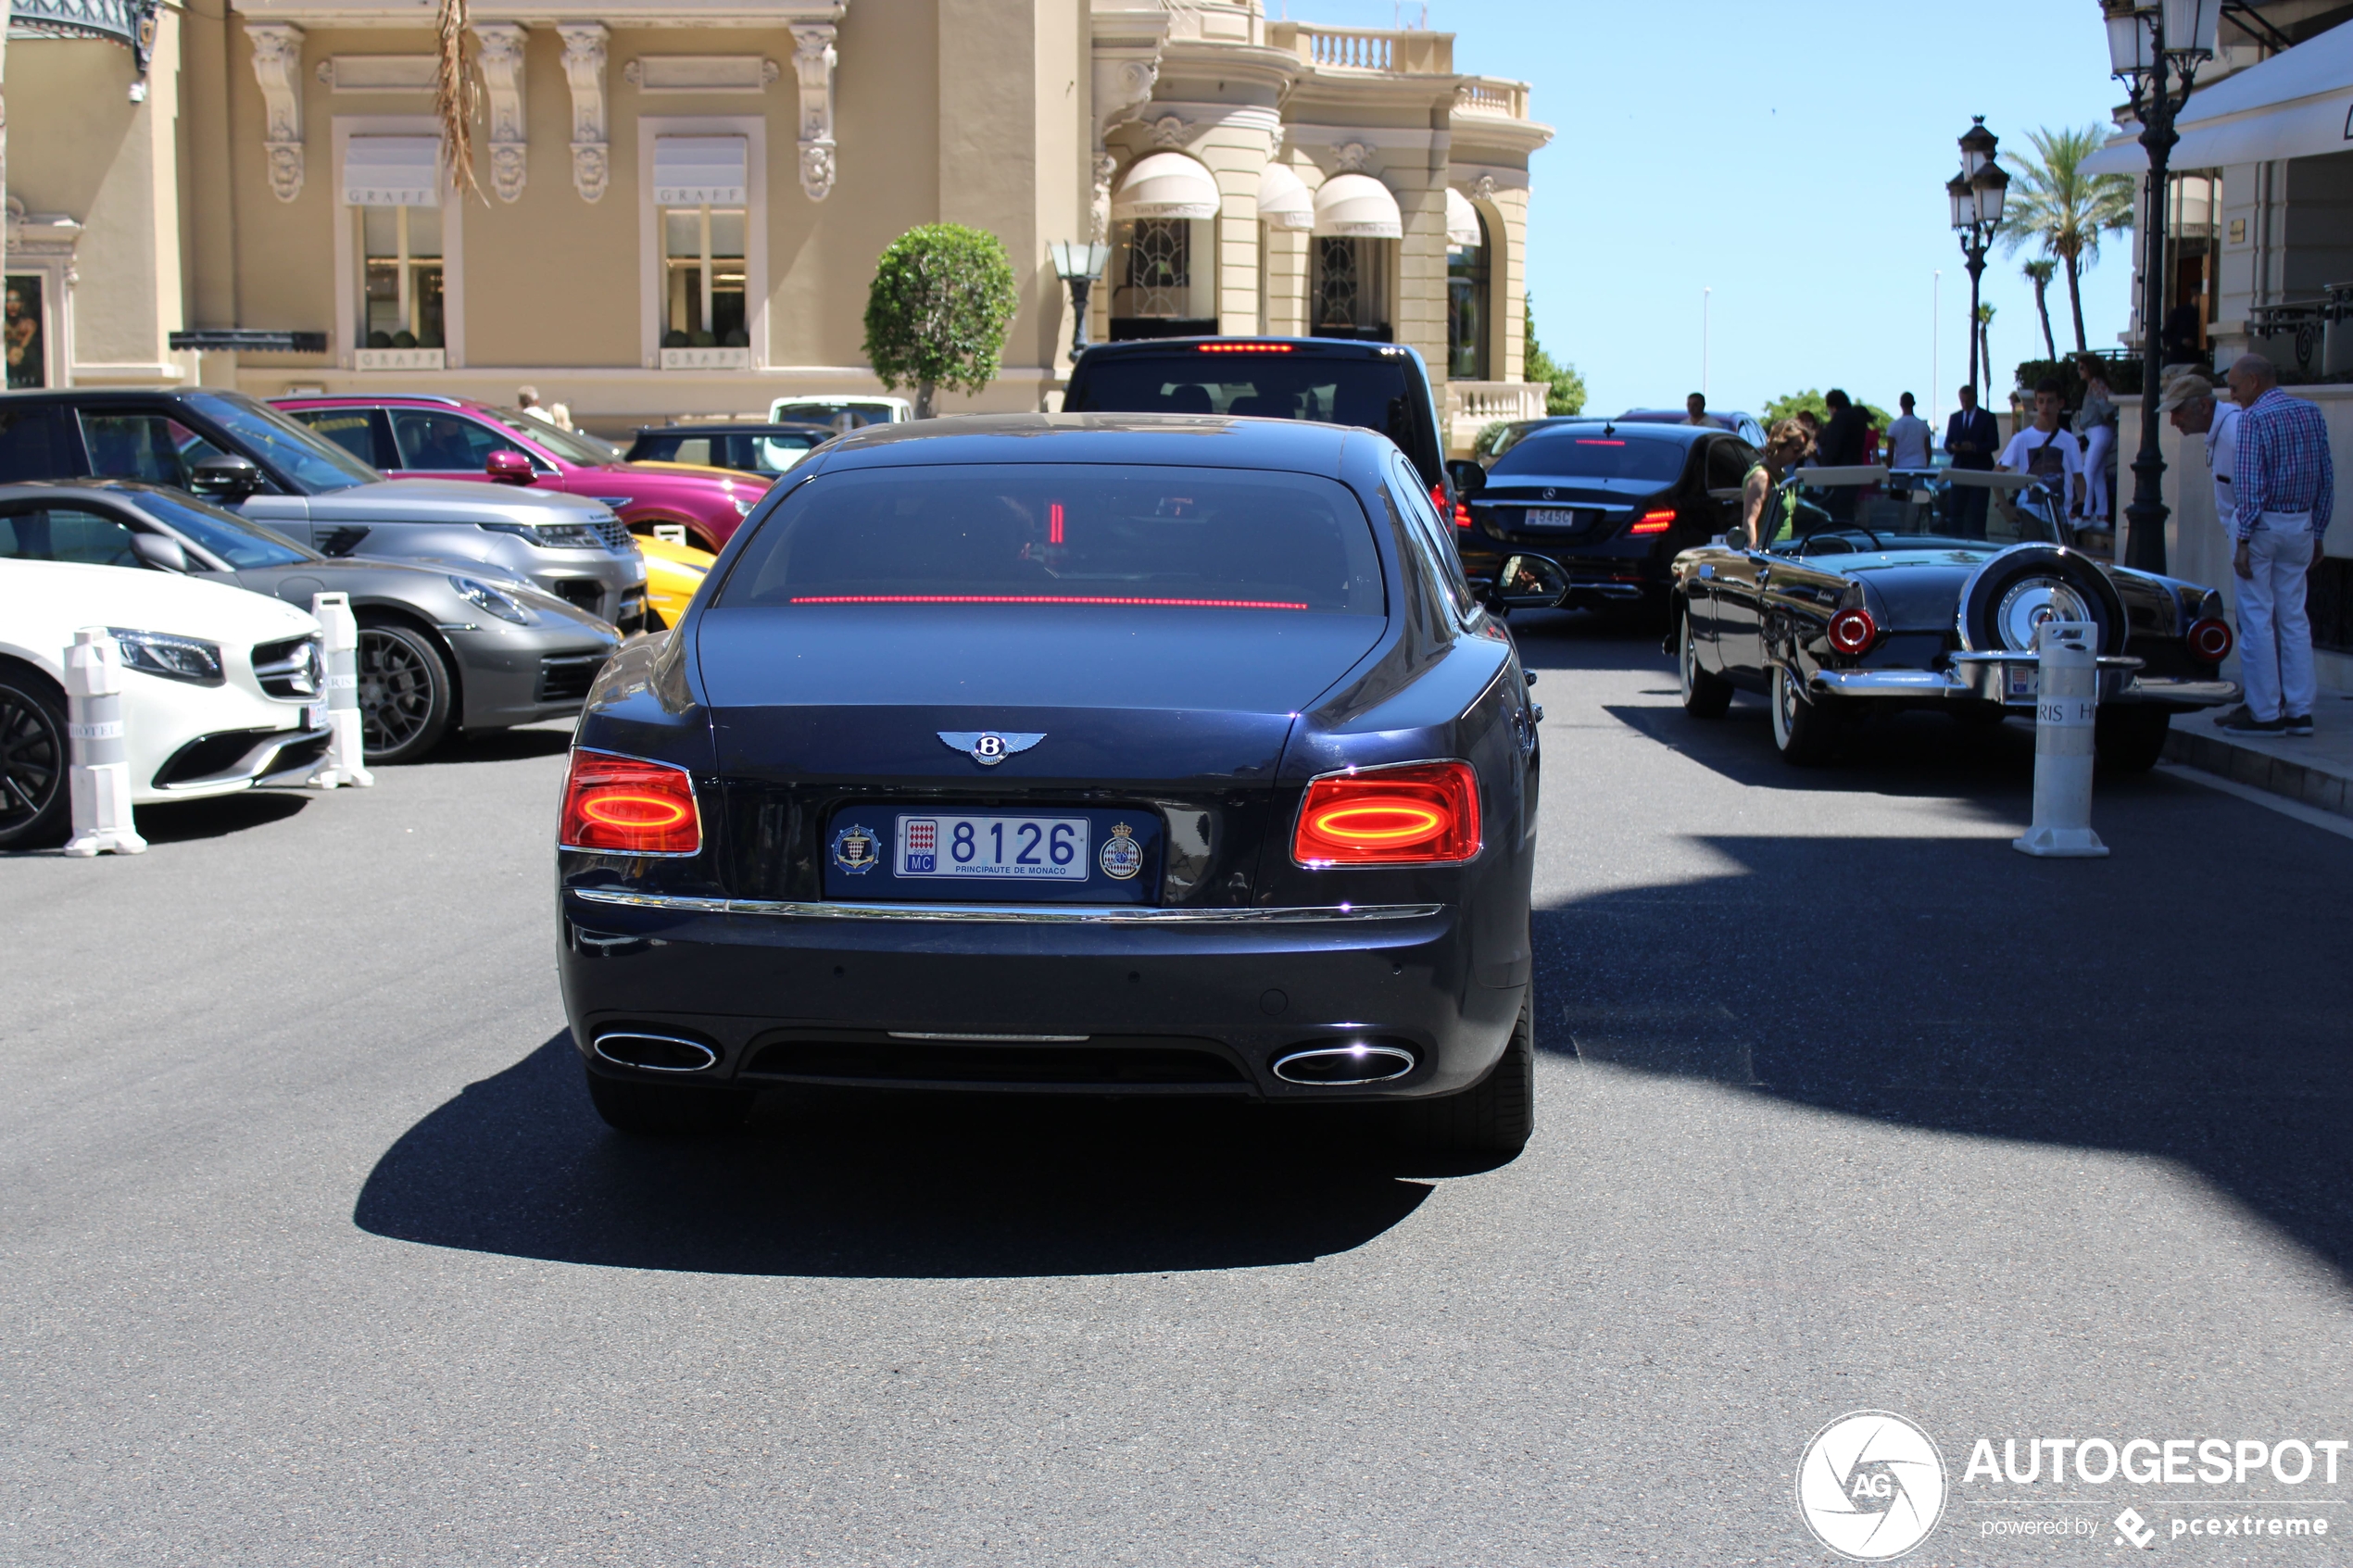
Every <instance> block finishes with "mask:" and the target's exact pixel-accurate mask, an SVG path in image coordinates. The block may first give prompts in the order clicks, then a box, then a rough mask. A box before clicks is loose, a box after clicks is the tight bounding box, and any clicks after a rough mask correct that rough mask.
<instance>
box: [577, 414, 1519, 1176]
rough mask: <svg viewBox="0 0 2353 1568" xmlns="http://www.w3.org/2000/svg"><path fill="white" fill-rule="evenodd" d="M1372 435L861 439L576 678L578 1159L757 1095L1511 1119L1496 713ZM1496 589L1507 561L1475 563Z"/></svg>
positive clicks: (1492, 649)
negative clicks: (645, 633)
mask: <svg viewBox="0 0 2353 1568" xmlns="http://www.w3.org/2000/svg"><path fill="white" fill-rule="evenodd" d="M1451 533H1452V529H1451V528H1450V527H1449V526H1448V525H1447V524H1446V523H1445V522H1444V521H1441V519H1440V517H1439V515H1438V513H1437V511H1436V509H1435V508H1432V507H1431V505H1430V503H1429V495H1428V489H1427V488H1426V487H1425V486H1424V485H1423V483H1421V479H1420V476H1419V474H1418V473H1417V472H1416V470H1415V469H1414V468H1413V466H1412V465H1411V464H1410V463H1408V462H1407V461H1406V459H1405V458H1404V457H1403V455H1402V454H1401V453H1400V452H1399V451H1398V449H1397V448H1396V447H1395V446H1394V445H1391V444H1390V442H1388V441H1387V440H1385V439H1383V438H1381V437H1380V436H1378V435H1375V434H1372V433H1366V432H1364V431H1358V430H1349V429H1343V428H1337V427H1333V426H1330V425H1318V424H1308V423H1296V422H1277V421H1272V420H1249V419H1227V418H1220V417H1215V416H1208V417H1189V416H1181V415H1166V416H1151V415H1144V416H1125V415H1067V414H1062V415H1034V416H1003V417H988V418H973V419H958V420H926V421H923V422H921V423H908V424H890V425H876V426H871V427H869V428H867V429H864V430H861V431H858V432H856V433H852V434H849V435H846V436H844V437H842V438H841V439H840V440H838V441H836V442H833V443H831V444H829V445H826V446H824V447H823V448H821V449H820V450H819V451H818V452H816V453H814V454H812V456H811V457H810V458H809V459H808V460H807V461H805V462H804V463H802V464H801V465H799V467H798V468H796V469H795V470H793V471H792V472H791V473H790V474H788V475H787V476H786V478H785V479H784V480H783V481H782V482H780V483H779V484H778V485H777V486H776V487H775V488H774V490H772V491H771V492H770V493H769V495H768V496H767V497H765V498H764V499H763V501H762V502H761V506H760V507H759V508H758V509H757V510H755V511H754V512H753V513H752V515H751V516H750V518H749V519H748V520H747V521H746V522H745V525H744V527H743V529H742V530H741V531H740V532H739V533H737V534H736V538H735V539H734V541H733V542H732V543H731V544H730V545H729V546H728V547H727V549H726V551H725V552H724V554H723V555H722V556H721V557H720V558H719V560H718V562H717V563H716V565H715V566H714V567H713V569H712V571H711V576H710V578H709V579H708V581H707V582H706V583H705V585H704V588H703V590H702V592H701V593H700V594H698V596H697V597H696V600H695V603H694V605H693V607H692V608H690V609H689V610H688V612H687V613H686V618H685V620H684V621H681V623H680V624H679V625H678V627H677V628H676V629H675V630H674V631H673V632H672V633H670V634H669V635H668V636H667V637H664V638H661V639H656V640H648V641H646V642H641V643H638V644H635V645H633V646H629V647H627V648H624V649H623V651H622V653H621V654H620V655H619V656H617V657H616V658H615V659H614V660H613V662H612V663H611V664H610V665H609V666H608V667H607V668H606V670H605V671H604V673H603V674H602V675H601V676H599V677H598V682H597V684H596V687H595V689H594V690H593V691H592V692H591V693H590V695H589V700H588V706H587V709H586V711H585V713H584V714H583V716H582V719H581V723H580V728H579V731H578V734H577V736H576V738H575V741H574V748H573V755H572V764H571V773H570V777H569V779H568V781H567V784H566V788H565V794H564V799H563V806H562V816H561V827H560V839H559V842H560V847H561V852H560V856H559V858H558V859H559V870H558V899H559V904H560V915H561V922H560V925H561V943H560V960H559V961H560V971H561V979H562V985H563V994H564V1002H565V1009H566V1012H567V1014H568V1016H569V1018H570V1021H571V1024H572V1035H573V1041H574V1042H575V1044H576V1045H577V1046H578V1047H579V1049H580V1051H581V1054H582V1056H583V1059H584V1060H585V1065H586V1068H587V1078H588V1086H589V1090H590V1093H591V1095H592V1096H593V1098H594V1099H595V1102H596V1105H597V1108H598V1111H599V1112H600V1113H601V1114H602V1115H603V1116H604V1118H605V1119H606V1121H607V1122H609V1123H611V1124H612V1125H614V1126H615V1127H617V1128H620V1129H622V1130H623V1131H627V1132H635V1133H678V1132H689V1131H696V1130H703V1129H710V1128H713V1127H718V1126H724V1125H725V1124H727V1123H731V1122H732V1121H734V1120H735V1119H736V1118H738V1117H740V1116H741V1115H742V1114H743V1113H744V1111H745V1110H746V1109H747V1107H748V1105H749V1101H750V1099H751V1098H752V1095H753V1091H755V1090H757V1089H760V1088H761V1087H765V1086H772V1085H794V1084H849V1085H901V1086H912V1087H924V1088H930V1089H941V1088H946V1089H974V1090H1029V1091H1049V1092H1051V1091H1062V1092H1078V1093H1084V1094H1093V1095H1102V1094H1114V1095H1225V1096H1239V1097H1248V1098H1257V1099H1262V1100H1266V1101H1277V1102H1299V1103H1310V1102H1323V1101H1334V1102H1346V1101H1354V1102H1359V1103H1362V1102H1367V1101H1410V1102H1415V1105H1414V1109H1411V1110H1403V1111H1399V1112H1396V1113H1395V1114H1396V1115H1397V1116H1398V1117H1399V1118H1401V1119H1402V1120H1403V1121H1404V1122H1406V1123H1411V1124H1413V1125H1415V1126H1416V1127H1418V1128H1419V1136H1420V1137H1421V1138H1422V1139H1424V1140H1426V1141H1427V1142H1428V1143H1430V1144H1434V1145H1437V1146H1441V1147H1444V1148H1450V1149H1453V1150H1458V1151H1466V1152H1468V1151H1484V1152H1509V1151H1512V1150H1516V1148H1518V1147H1519V1146H1520V1144H1521V1143H1522V1142H1524V1141H1525V1139H1526V1138H1527V1136H1528V1135H1529V1128H1530V1126H1531V1125H1532V1115H1533V1112H1532V1100H1531V1073H1532V1057H1531V1051H1532V1025H1531V1021H1530V1008H1529V968H1530V950H1529V879H1530V874H1531V872H1532V869H1533V865H1534V858H1535V849H1536V790H1537V773H1538V767H1537V763H1538V751H1537V742H1536V722H1537V720H1538V719H1539V717H1540V716H1541V715H1540V712H1539V710H1538V709H1535V708H1534V707H1533V705H1532V704H1531V703H1530V702H1529V692H1528V682H1527V681H1526V679H1525V678H1524V676H1523V674H1522V671H1521V670H1520V666H1519V660H1518V658H1517V655H1516V650H1515V648H1514V646H1513V643H1512V640H1511V638H1510V637H1509V636H1508V635H1507V634H1506V633H1505V632H1504V629H1503V627H1502V626H1501V625H1499V624H1498V623H1497V622H1496V621H1495V620H1494V619H1493V617H1492V615H1491V612H1490V608H1489V606H1488V605H1486V604H1482V603H1481V602H1480V601H1479V600H1478V598H1476V597H1475V596H1474V595H1473V593H1472V591H1471V589H1470V586H1469V584H1468V583H1467V582H1466V580H1465V578H1464V575H1463V573H1462V571H1461V569H1460V567H1459V566H1458V565H1457V563H1456V562H1455V559H1454V556H1453V550H1452V548H1451V547H1450V545H1451V540H1450V537H1449V536H1450V534H1451ZM1517 564H1518V567H1519V571H1518V576H1519V579H1520V580H1521V581H1522V582H1523V583H1534V584H1536V586H1534V587H1532V588H1530V589H1529V590H1528V591H1529V592H1531V593H1533V594H1537V595H1549V594H1551V593H1553V592H1556V591H1557V588H1558V583H1556V582H1552V583H1547V582H1545V581H1544V580H1545V579H1546V578H1547V577H1548V576H1549V575H1551V574H1552V573H1553V572H1554V571H1556V569H1552V568H1550V567H1549V565H1548V563H1545V562H1542V561H1537V560H1531V561H1529V562H1524V563H1517Z"/></svg>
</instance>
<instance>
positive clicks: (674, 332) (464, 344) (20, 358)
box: [6, 0, 1551, 445]
mask: <svg viewBox="0 0 2353 1568" xmlns="http://www.w3.org/2000/svg"><path fill="white" fill-rule="evenodd" d="M43 6H56V7H57V9H58V10H59V12H60V14H65V13H66V12H68V11H70V12H71V13H72V14H74V15H76V16H80V17H84V18H88V17H100V21H99V23H98V24H97V25H77V26H44V25H41V24H39V23H38V22H28V20H27V17H28V10H29V8H31V9H39V8H41V7H43ZM109 6H110V7H112V8H111V9H110V10H109V9H107V7H109ZM102 12H103V13H104V15H103V16H101V13H102ZM435 15H436V7H435V6H434V4H432V3H430V0H235V3H234V4H233V5H231V6H223V7H221V8H220V10H219V11H218V12H217V13H215V12H208V9H207V8H204V7H197V6H188V7H184V8H182V7H172V8H164V7H162V6H157V5H155V4H153V0H18V4H17V6H16V8H15V16H16V19H17V25H15V26H12V28H11V31H10V37H11V39H12V40H14V43H13V44H12V46H11V47H9V48H8V50H7V53H6V94H7V108H8V117H7V119H8V128H9V132H10V136H9V147H8V164H7V198H8V215H9V224H8V231H7V264H6V270H7V277H8V288H9V291H10V324H9V332H10V337H11V343H12V345H14V346H13V349H12V356H11V360H12V370H11V380H12V382H13V383H15V384H19V385H27V384H64V383H76V384H83V385H92V384H139V383H148V384H152V383H181V384H185V383H196V382H202V383H208V384H224V385H234V386H238V387H241V388H243V389H245V390H246V391H248V392H252V393H254V394H257V395H273V394H278V393H282V392H285V391H288V390H291V389H296V388H322V389H325V390H327V391H332V392H347V391H359V390H363V389H371V388H378V389H387V390H400V391H415V392H423V391H432V392H449V393H459V394H466V395H478V396H484V397H489V398H493V399H496V400H498V401H502V402H504V401H509V400H510V399H511V398H512V397H513V395H514V392H515V388H516V387H517V386H518V385H519V384H523V383H530V384H534V385H535V386H537V387H538V388H539V390H540V392H541V394H542V395H543V396H546V397H547V398H548V399H550V400H556V401H562V402H565V403H567V404H569V405H570V406H571V407H572V408H573V409H574V410H575V412H576V413H578V414H580V415H582V416H585V419H586V420H587V421H588V422H590V423H591V424H592V425H595V426H598V427H601V428H608V429H617V428H626V427H627V426H630V425H633V424H635V423H638V422H642V421H645V420H656V419H661V418H665V417H669V416H673V415H684V414H713V413H749V412H753V411H757V410H761V409H764V408H766V407H767V406H768V404H769V402H770V401H771V400H772V399H773V398H775V397H778V396H785V395H797V394H810V393H843V392H872V391H876V390H879V386H878V383H876V382H875V378H874V377H873V375H872V373H871V372H870V371H869V370H867V369H866V367H865V365H864V363H863V359H862V350H861V345H862V336H863V325H862V315H863V310H864V306H865V295H866V286H867V282H868V281H869V280H870V278H871V277H872V274H873V269H874V263H875V257H876V256H877V255H878V254H879V253H880V252H881V250H882V249H883V247H884V246H885V245H887V244H888V243H889V241H890V240H891V239H892V238H894V237H895V236H897V235H898V234H900V232H904V231H905V230H907V229H909V228H911V227H912V226H914V225H916V224H919V223H925V222H935V221H955V222H962V223H967V224H971V225H973V226H975V227H978V228H983V229H987V230H988V231H990V232H994V233H995V234H997V235H998V236H999V237H1000V239H1002V240H1003V241H1004V243H1005V246H1006V248H1007V250H1008V252H1009V253H1010V254H1011V256H1012V258H1013V266H1014V269H1015V273H1016V278H1017V282H1018V286H1019V291H1020V297H1021V302H1022V303H1021V308H1020V313H1019V315H1018V316H1017V317H1016V319H1015V320H1014V322H1013V330H1012V333H1011V336H1010V339H1009V341H1008V344H1007V346H1006V352H1005V365H1004V371H1003V374H1002V375H1001V377H1000V379H999V381H998V382H997V383H996V384H995V385H993V386H992V387H990V388H989V389H988V391H987V392H985V393H983V394H981V395H978V396H976V397H972V398H954V397H950V398H947V399H945V400H944V401H943V408H947V409H949V410H957V409H964V408H1039V407H1051V405H1052V402H1053V399H1054V397H1055V395H1056V394H1057V388H1058V384H1059V381H1060V379H1061V377H1062V376H1063V374H1065V373H1066V371H1067V370H1068V366H1069V356H1070V348H1069V345H1070V340H1071V336H1072V327H1073V325H1074V323H1073V322H1072V320H1071V319H1070V306H1069V300H1068V295H1067V293H1066V292H1065V290H1064V288H1063V283H1062V282H1060V280H1058V278H1057V277H1056V275H1055V272H1054V270H1053V267H1052V265H1051V260H1050V251H1049V247H1050V245H1052V244H1053V243H1054V242H1056V241H1063V240H1093V241H1098V242H1101V243H1102V244H1103V245H1106V246H1107V247H1108V248H1109V251H1110V254H1111V260H1110V264H1109V266H1108V268H1107V269H1106V273H1105V276H1104V277H1103V278H1102V279H1101V282H1099V283H1098V284H1097V286H1096V287H1095V289H1094V290H1093V310H1092V318H1093V319H1092V320H1091V322H1090V326H1091V329H1092V332H1093V333H1094V334H1095V335H1096V336H1097V337H1107V336H1133V335H1150V334H1154V333H1164V332H1180V331H1182V332H1222V333H1228V334H1231V333H1252V332H1285V333H1292V332H1310V331H1321V332H1337V333H1342V334H1345V335H1355V336H1370V337H1379V338H1384V339H1388V340H1392V341H1396V342H1400V343H1405V344H1410V345H1413V346H1414V347H1416V349H1418V350H1420V351H1421V353H1422V354H1423V355H1424V356H1425V357H1426V358H1428V361H1429V363H1430V366H1431V369H1432V371H1433V373H1434V374H1436V375H1438V376H1440V377H1442V378H1444V380H1445V384H1446V386H1447V392H1446V397H1447V400H1448V406H1449V407H1448V412H1449V414H1450V416H1451V419H1452V422H1453V426H1454V430H1455V434H1456V445H1463V444H1466V443H1467V441H1468V439H1469V436H1470V433H1474V432H1475V431H1476V430H1477V429H1478V425H1479V424H1481V423H1484V422H1485V421H1486V420H1490V419H1493V418H1509V417H1516V416H1517V415H1519V414H1522V413H1524V412H1529V411H1536V412H1541V408H1542V391H1541V388H1530V387H1528V386H1526V385H1525V384H1524V383H1522V382H1521V358H1522V346H1523V345H1522V341H1521V323H1522V320H1523V313H1522V308H1521V301H1522V297H1523V294H1524V283H1523V280H1524V278H1525V275H1526V269H1527V208H1528V201H1529V178H1528V160H1529V154H1530V153H1532V152H1533V151H1534V150H1535V149H1536V148H1538V147H1540V146H1541V145H1542V144H1544V143H1545V141H1547V140H1548V139H1549V137H1550V135H1551V132H1550V131H1549V130H1548V129H1547V128H1545V127H1544V126H1541V125H1539V124H1537V123H1535V122H1533V121H1532V120H1531V119H1529V113H1528V98H1529V89H1528V87H1527V85H1526V84H1525V83H1522V82H1513V81H1508V80H1503V79H1497V78H1490V77H1482V76H1474V75H1465V74H1462V73H1459V72H1458V71H1457V70H1456V69H1455V62H1454V59H1453V38H1452V36H1451V35H1450V34H1446V33H1437V32H1429V31H1413V30H1407V31H1366V30H1347V29H1330V28H1319V27H1315V26H1313V25H1310V24H1307V23H1302V22H1290V21H1284V20H1270V19H1268V18H1267V17H1266V15H1265V8H1264V6H1263V5H1262V4H1261V3H1260V0H1091V3H1090V0H606V4H605V5H603V6H601V7H599V8H598V11H597V12H596V14H595V15H594V16H593V17H591V16H584V15H582V14H579V13H577V12H575V11H571V10H562V9H546V8H542V6H540V5H539V4H538V0H478V3H477V4H476V5H475V6H473V8H472V13H471V27H470V31H469V33H468V36H467V40H466V43H467V56H468V60H469V70H470V73H471V74H472V78H473V80H474V82H475V85H476V91H477V94H478V100H479V107H478V112H477V114H476V116H475V118H474V119H473V121H472V165H473V176H474V188H472V189H469V190H465V191H460V192H453V191H452V190H451V188H450V182H449V179H448V178H447V174H448V167H447V165H448V149H447V147H445V146H444V145H443V143H442V141H441V138H440V135H439V130H438V121H437V120H436V119H435V118H434V86H435V76H436V58H435V56H434V19H435ZM107 18H112V19H114V20H113V21H112V22H108V21H107ZM109 27H115V28H117V30H118V31H120V34H121V36H120V37H110V36H109V35H108V30H109ZM142 40H144V42H142ZM229 329H242V330H245V331H246V332H257V331H263V332H279V333H289V332H291V333H301V334H307V335H305V336H303V337H301V338H299V339H284V338H280V339H275V340H270V341H271V342H272V343H273V344H274V345H275V346H273V347H271V348H270V349H268V350H262V349H257V348H255V347H252V346H245V347H240V348H235V349H225V348H211V349H203V348H197V347H191V346H185V345H191V344H198V345H201V344H208V343H209V344H218V343H222V342H227V341H231V340H229V339H226V338H224V337H222V336H221V335H220V334H221V333H222V332H225V331H227V330H229ZM192 333H194V334H199V335H196V336H194V337H191V336H190V334H192ZM202 334H210V335H202ZM19 340H21V341H19ZM175 341H176V343H177V344H178V345H182V346H175ZM253 341H254V340H252V339H246V340H245V342H246V343H247V344H248V345H250V344H251V343H252V342H253ZM289 343H298V344H300V345H301V347H302V350H303V351H287V350H286V347H285V345H287V344H289Z"/></svg>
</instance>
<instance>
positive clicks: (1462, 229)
mask: <svg viewBox="0 0 2353 1568" xmlns="http://www.w3.org/2000/svg"><path fill="white" fill-rule="evenodd" d="M1486 241H1487V231H1486V230H1485V229H1483V228H1481V227H1480V226H1479V221H1478V208H1477V207H1473V206H1471V202H1470V197H1468V196H1466V195H1465V194H1463V193H1462V192H1460V191H1458V190H1456V189H1454V187H1453V186H1452V185H1449V186H1447V187H1446V243H1447V244H1448V245H1463V246H1466V247H1469V246H1476V245H1484V244H1485V243H1486Z"/></svg>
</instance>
